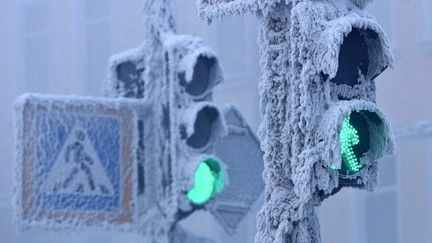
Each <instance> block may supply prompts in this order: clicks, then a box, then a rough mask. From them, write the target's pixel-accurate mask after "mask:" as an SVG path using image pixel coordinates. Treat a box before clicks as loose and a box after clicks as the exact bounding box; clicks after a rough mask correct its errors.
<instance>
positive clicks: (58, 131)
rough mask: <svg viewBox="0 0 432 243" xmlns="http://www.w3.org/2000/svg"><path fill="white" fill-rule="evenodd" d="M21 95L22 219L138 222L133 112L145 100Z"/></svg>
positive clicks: (87, 223)
mask: <svg viewBox="0 0 432 243" xmlns="http://www.w3.org/2000/svg"><path fill="white" fill-rule="evenodd" d="M19 100H20V102H17V105H16V117H17V121H18V130H19V131H18V139H17V142H18V144H17V145H18V151H19V152H18V156H17V160H18V161H17V162H18V165H19V169H18V170H17V172H18V184H17V185H18V188H17V189H18V191H19V193H18V204H17V206H18V210H17V212H18V218H19V219H20V221H21V223H22V224H21V225H22V226H30V225H40V226H46V227H52V226H54V227H56V226H60V227H61V226H67V227H68V228H71V226H76V227H79V226H98V225H103V226H108V227H114V228H115V227H121V228H123V229H125V228H127V227H131V226H133V224H134V222H135V221H136V216H135V215H136V209H135V205H136V203H135V200H136V195H137V193H136V188H135V187H136V186H135V183H134V180H135V178H134V176H135V174H136V171H135V170H136V168H137V162H136V147H137V146H136V145H135V143H136V141H137V139H136V138H135V136H137V135H136V134H137V132H136V129H137V128H136V126H137V122H136V121H137V120H138V117H137V116H138V113H137V112H136V111H137V110H138V108H140V109H143V107H146V106H143V104H144V103H142V102H139V101H126V100H124V99H118V100H107V99H90V98H78V97H59V96H36V95H26V96H24V97H21V98H20V99H19Z"/></svg>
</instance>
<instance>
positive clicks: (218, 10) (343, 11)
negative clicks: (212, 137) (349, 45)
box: [197, 0, 393, 243]
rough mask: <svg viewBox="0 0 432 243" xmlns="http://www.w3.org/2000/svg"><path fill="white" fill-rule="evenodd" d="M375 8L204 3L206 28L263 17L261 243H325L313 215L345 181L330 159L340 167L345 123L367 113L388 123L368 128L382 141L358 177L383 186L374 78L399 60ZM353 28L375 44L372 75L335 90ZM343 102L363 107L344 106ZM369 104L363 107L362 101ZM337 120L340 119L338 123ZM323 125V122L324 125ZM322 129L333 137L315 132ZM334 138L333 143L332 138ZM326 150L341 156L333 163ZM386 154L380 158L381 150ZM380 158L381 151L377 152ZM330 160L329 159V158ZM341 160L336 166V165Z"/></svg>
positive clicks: (296, 0)
mask: <svg viewBox="0 0 432 243" xmlns="http://www.w3.org/2000/svg"><path fill="white" fill-rule="evenodd" d="M368 2H370V1H358V0H356V1H349V0H344V1H338V0H327V1H308V0H304V1H301V0H293V1H272V0H262V1H259V0H256V1H235V0H234V1H232V0H215V1H198V3H197V5H198V8H199V11H200V16H201V17H202V18H203V19H206V20H207V21H211V20H212V19H215V18H222V17H225V16H228V15H233V14H244V13H245V12H255V13H258V15H259V17H260V21H261V28H260V30H259V31H260V36H259V39H258V44H259V46H260V49H261V66H262V69H263V76H262V78H261V80H260V84H259V91H260V95H261V111H262V116H263V122H262V124H261V126H260V131H259V135H260V138H261V146H262V149H263V151H264V153H265V154H264V161H265V169H264V174H263V177H264V181H265V183H266V198H265V204H264V206H263V208H262V210H261V211H260V213H259V214H258V222H257V229H258V234H257V235H256V238H255V242H259V243H270V242H278V243H281V242H320V241H321V239H320V233H319V224H318V219H317V216H316V214H315V209H314V207H316V206H319V205H320V203H321V201H322V200H323V198H326V196H324V197H323V194H324V195H326V194H327V195H331V192H332V191H333V190H334V189H336V188H338V186H339V176H338V175H337V173H335V172H332V171H331V170H330V168H329V164H328V163H329V161H327V159H330V157H331V158H332V159H336V161H331V162H336V164H337V166H340V163H341V158H340V155H338V154H337V153H336V152H337V151H339V149H338V147H339V146H340V145H339V139H337V138H338V134H339V131H340V124H341V121H342V120H343V117H342V115H348V114H349V113H350V112H351V111H355V110H362V109H365V110H367V111H373V112H374V113H376V114H377V116H378V117H379V118H380V119H378V120H381V121H382V122H381V123H380V122H378V124H381V125H378V126H376V124H373V122H370V124H369V129H370V130H371V133H373V134H376V136H379V135H383V134H384V138H383V139H382V140H380V141H379V142H378V143H377V144H376V145H374V146H376V147H375V149H377V151H375V152H374V151H373V150H374V147H373V146H372V149H371V150H372V151H371V153H370V154H368V155H367V156H364V158H362V159H363V160H362V162H363V163H364V164H365V165H367V167H366V168H365V169H363V171H362V172H361V173H360V174H358V175H356V176H355V177H352V178H350V179H353V180H355V181H357V183H359V184H360V185H361V186H362V187H365V188H366V189H369V190H370V189H372V188H373V186H374V185H375V184H376V181H377V178H376V177H377V173H376V168H377V159H378V157H380V156H382V155H384V153H386V152H391V151H392V150H393V141H392V137H391V135H389V134H391V133H390V130H389V127H388V123H387V121H386V118H385V117H384V115H383V114H382V113H381V112H379V111H378V110H377V109H376V107H375V104H374V103H375V83H374V80H373V79H374V78H375V76H377V75H378V74H380V73H381V72H382V70H383V69H384V68H386V67H391V66H392V64H393V57H392V54H391V52H390V48H389V44H388V43H389V42H388V40H387V37H386V35H385V34H384V32H383V31H382V30H381V28H380V27H379V26H378V24H376V23H375V21H374V19H373V18H372V17H370V16H369V15H367V14H366V13H364V12H362V11H361V9H362V8H364V7H365V6H366V4H367V3H368ZM353 28H357V29H368V30H371V31H373V32H374V33H376V34H377V38H376V39H374V38H370V39H367V40H366V46H367V48H368V56H369V67H368V73H367V75H359V80H358V82H359V83H361V84H360V85H355V86H354V87H353V88H351V87H350V86H348V85H334V84H332V82H331V80H332V79H333V78H334V77H335V76H336V73H337V70H338V68H339V64H338V61H339V60H338V57H339V52H340V46H341V44H342V43H343V40H344V37H346V36H347V35H348V34H349V33H350V32H351V30H352V29H353ZM340 98H345V99H358V101H356V102H352V103H350V104H349V105H344V102H343V101H339V99H340ZM361 100H363V101H361ZM335 113H337V115H335ZM323 119H324V120H323ZM321 122H322V125H323V126H324V128H325V129H328V130H326V131H325V132H326V133H327V134H322V135H319V134H318V137H321V138H322V137H325V138H327V139H326V140H317V139H316V137H317V134H316V131H317V130H319V129H320V128H321V129H323V128H322V127H319V126H320V124H321ZM329 135H330V136H329ZM323 148H332V149H333V150H332V151H334V149H335V148H336V152H335V153H336V154H333V155H328V154H326V153H325V150H323ZM379 149H381V150H379ZM378 150H379V151H378ZM323 152H324V153H323ZM335 157H337V158H335Z"/></svg>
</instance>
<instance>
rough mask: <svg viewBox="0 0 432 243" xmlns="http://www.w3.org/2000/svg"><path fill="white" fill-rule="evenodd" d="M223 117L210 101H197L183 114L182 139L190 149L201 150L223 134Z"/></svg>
mask: <svg viewBox="0 0 432 243" xmlns="http://www.w3.org/2000/svg"><path fill="white" fill-rule="evenodd" d="M225 129H226V128H225V123H224V118H223V117H222V116H221V114H220V111H219V109H218V108H217V107H216V106H214V104H213V103H211V102H198V103H196V104H194V105H193V106H191V107H190V108H189V109H188V110H186V111H185V113H184V114H183V122H182V124H181V126H180V132H181V137H182V139H185V140H186V144H187V145H188V146H189V147H190V148H192V149H198V150H203V149H205V148H207V147H208V146H209V145H210V144H212V143H213V141H214V139H216V138H218V137H220V136H222V135H224V134H225Z"/></svg>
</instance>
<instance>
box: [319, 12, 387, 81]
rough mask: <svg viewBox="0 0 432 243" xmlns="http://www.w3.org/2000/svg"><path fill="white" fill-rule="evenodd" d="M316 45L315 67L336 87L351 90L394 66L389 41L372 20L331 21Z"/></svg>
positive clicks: (355, 17) (347, 17)
mask: <svg viewBox="0 0 432 243" xmlns="http://www.w3.org/2000/svg"><path fill="white" fill-rule="evenodd" d="M316 46H319V47H320V48H317V49H316V50H315V52H316V53H315V55H314V64H315V65H316V66H317V69H318V70H321V71H322V73H323V74H324V76H325V77H327V78H328V79H329V80H330V81H331V82H332V83H334V84H336V85H341V84H343V85H348V86H350V87H352V86H354V85H358V84H360V83H361V81H362V80H373V79H374V78H375V77H377V76H378V75H380V74H381V73H382V72H383V71H384V70H385V69H386V68H387V67H392V66H393V55H392V53H391V50H390V45H389V40H388V38H387V36H386V35H385V33H384V31H383V30H382V28H381V27H380V26H379V24H378V23H377V22H376V21H374V20H373V19H370V18H366V17H359V16H354V15H348V16H344V17H340V18H337V19H336V20H333V21H331V22H329V23H328V24H327V27H326V28H325V29H324V30H323V32H322V33H321V38H317V43H316Z"/></svg>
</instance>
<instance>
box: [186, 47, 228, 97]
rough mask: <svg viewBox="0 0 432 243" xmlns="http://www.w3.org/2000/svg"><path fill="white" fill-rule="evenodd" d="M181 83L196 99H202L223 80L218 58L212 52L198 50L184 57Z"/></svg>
mask: <svg viewBox="0 0 432 243" xmlns="http://www.w3.org/2000/svg"><path fill="white" fill-rule="evenodd" d="M178 78H179V82H180V85H181V86H182V87H183V88H184V90H185V92H186V93H187V94H189V95H190V96H191V97H193V98H194V99H201V98H203V97H205V96H206V95H208V94H209V93H210V92H211V91H212V89H213V88H214V87H215V86H216V85H217V84H219V83H220V82H222V80H223V75H222V69H221V67H220V65H219V62H218V59H217V58H216V56H214V55H213V54H212V53H210V52H208V53H207V52H205V51H204V50H197V51H196V52H193V53H191V54H189V55H186V56H185V57H183V59H182V61H181V63H180V65H179V70H178Z"/></svg>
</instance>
